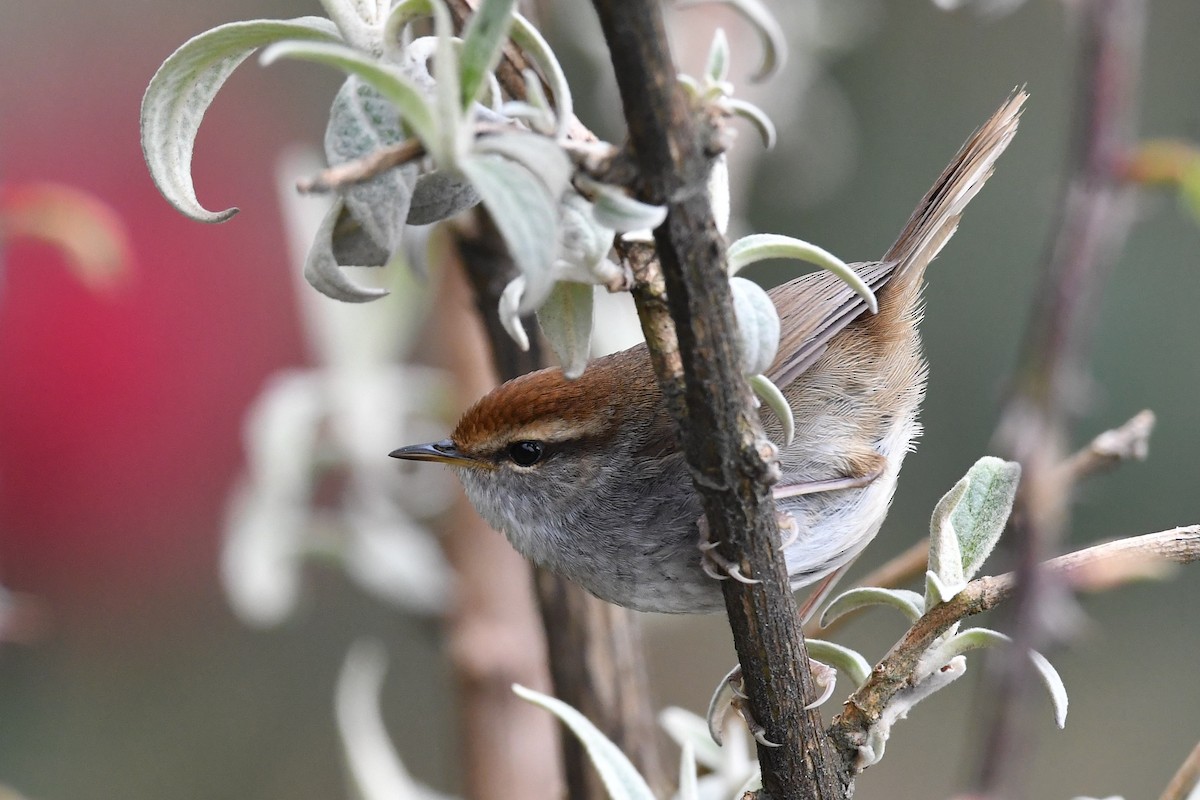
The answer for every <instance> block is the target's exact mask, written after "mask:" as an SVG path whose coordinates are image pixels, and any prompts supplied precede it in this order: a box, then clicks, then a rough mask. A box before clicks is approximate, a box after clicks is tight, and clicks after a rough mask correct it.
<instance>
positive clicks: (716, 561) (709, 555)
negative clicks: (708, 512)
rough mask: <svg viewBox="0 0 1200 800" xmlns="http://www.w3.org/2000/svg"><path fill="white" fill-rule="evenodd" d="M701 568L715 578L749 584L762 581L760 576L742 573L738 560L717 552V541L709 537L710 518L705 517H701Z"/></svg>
mask: <svg viewBox="0 0 1200 800" xmlns="http://www.w3.org/2000/svg"><path fill="white" fill-rule="evenodd" d="M699 524H700V544H698V545H697V547H699V548H700V569H702V570H704V574H705V575H707V576H708V577H710V578H713V579H714V580H718V581H725V580H729V579H730V578H733V579H734V580H735V581H737V582H738V583H744V584H746V585H747V586H753V585H754V584H756V583H762V581H760V580H759V579H758V578H750V577H747V576H746V575H744V574H742V567H741V565H740V564H737V563H736V562H733V561H730V560H729V559H727V558H725V556H723V555H721V554H720V553H718V552H717V543H716V542H714V541H712V539H710V538H709V533H708V520H706V519H704V517H701V518H700V523H699Z"/></svg>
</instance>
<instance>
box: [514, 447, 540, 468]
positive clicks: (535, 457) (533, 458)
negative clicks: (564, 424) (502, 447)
mask: <svg viewBox="0 0 1200 800" xmlns="http://www.w3.org/2000/svg"><path fill="white" fill-rule="evenodd" d="M544 451H545V448H544V447H543V446H542V443H541V442H513V443H512V444H510V445H509V446H508V457H509V458H511V459H512V460H513V463H514V464H517V465H518V466H522V467H532V466H533V465H534V464H536V463H537V462H538V461H540V460H541V458H542V453H543V452H544Z"/></svg>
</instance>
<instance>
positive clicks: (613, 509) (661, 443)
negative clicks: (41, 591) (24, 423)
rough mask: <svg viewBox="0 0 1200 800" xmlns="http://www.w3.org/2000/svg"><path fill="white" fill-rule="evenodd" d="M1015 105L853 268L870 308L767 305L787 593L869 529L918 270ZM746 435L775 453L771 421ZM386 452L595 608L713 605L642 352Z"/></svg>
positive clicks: (823, 296) (800, 291)
mask: <svg viewBox="0 0 1200 800" xmlns="http://www.w3.org/2000/svg"><path fill="white" fill-rule="evenodd" d="M1025 98H1026V95H1025V93H1024V92H1017V93H1016V94H1014V95H1013V96H1012V97H1010V98H1009V99H1008V100H1007V101H1006V102H1005V103H1004V105H1003V106H1001V107H1000V109H999V110H998V111H997V112H996V113H995V114H994V115H993V116H992V117H991V119H989V120H988V121H987V122H986V123H985V124H984V125H983V127H981V128H980V129H979V130H978V131H976V132H975V133H974V134H973V135H972V136H971V138H970V139H968V140H967V142H966V144H964V145H963V147H962V149H961V150H959V152H958V154H957V155H956V156H955V157H954V160H953V161H951V162H950V165H949V166H948V167H947V168H946V170H945V171H944V172H943V173H942V174H941V176H940V177H939V178H938V180H937V182H936V183H935V184H934V185H933V188H932V189H930V190H929V192H928V194H926V195H925V197H924V198H923V199H922V200H921V203H920V205H918V206H917V209H916V211H914V212H913V215H912V217H911V218H910V219H909V221H908V224H907V226H906V227H905V228H904V231H903V232H902V233H901V234H900V237H899V238H898V239H897V240H896V243H895V244H894V245H892V247H891V248H890V249H889V250H888V251H887V253H886V254H885V255H884V257H883V259H882V260H881V261H876V262H870V263H865V264H856V265H853V266H854V268H855V271H856V272H858V274H859V275H860V276H861V277H862V278H863V280H864V281H865V282H866V283H867V284H868V285H869V286H870V287H871V288H872V290H873V291H874V292H875V294H876V297H877V298H878V301H879V311H878V313H876V314H871V313H869V311H868V308H867V304H866V302H865V301H864V300H863V299H862V298H861V297H859V296H858V295H856V294H855V293H854V292H853V291H852V290H851V289H849V288H848V287H847V286H846V284H844V283H843V282H842V281H840V280H839V279H838V278H836V277H834V276H833V275H831V274H829V273H827V272H816V273H812V274H808V275H804V276H802V277H800V278H796V279H795V280H792V281H789V282H788V283H785V284H783V285H781V286H777V287H775V288H774V289H772V290H771V291H770V292H769V295H770V297H771V299H772V300H773V301H774V303H775V306H776V308H777V309H778V311H779V317H780V323H781V336H780V343H779V351H778V355H777V357H776V359H775V361H774V363H773V364H772V365H771V367H770V369H769V370H768V372H767V376H768V377H769V378H771V379H772V380H773V381H774V382H775V384H776V385H777V386H779V387H780V389H781V390H782V391H783V394H784V396H785V397H786V398H787V400H788V402H789V403H790V404H791V407H792V412H793V415H794V416H795V420H796V429H795V435H794V438H793V440H792V442H791V444H790V445H788V446H786V447H782V448H780V451H779V466H780V468H781V472H782V479H781V480H780V482H779V483H778V484H777V485H776V486H775V487H774V494H775V499H776V507H777V509H778V510H779V511H780V512H782V513H784V514H786V515H787V517H785V519H787V522H788V527H789V528H791V531H792V533H791V535H790V536H789V537H788V538H789V539H790V542H788V543H786V544H785V545H784V547H785V550H784V553H785V557H786V561H787V568H788V574H789V576H790V578H791V583H792V588H793V590H794V589H796V588H799V587H801V586H804V585H806V584H810V583H813V582H815V581H818V580H820V579H822V578H824V577H826V576H829V575H831V574H832V573H834V572H835V571H836V570H839V569H841V568H842V567H844V566H846V565H848V564H849V563H850V562H851V561H852V560H853V559H854V558H855V557H856V556H857V555H858V554H859V553H860V552H861V551H862V549H863V548H864V547H865V546H866V545H867V544H868V543H869V542H870V541H871V539H873V538H874V537H875V534H876V533H877V532H878V531H879V528H880V526H881V525H882V523H883V519H884V516H885V515H886V514H887V509H888V506H889V505H890V504H891V501H892V495H893V492H894V491H895V488H896V478H897V474H898V473H899V471H900V465H901V462H903V460H904V456H905V454H906V453H907V452H908V451H909V450H910V449H911V448H912V446H913V441H914V439H915V438H916V437H917V436H918V435H919V433H920V430H921V429H920V424H919V423H918V422H917V412H918V408H919V406H920V403H921V399H922V397H923V395H924V391H925V382H926V374H927V368H926V364H925V361H924V359H923V358H922V356H921V343H920V337H919V335H918V332H917V324H918V322H919V321H920V319H921V316H922V302H921V286H922V276H923V275H924V272H925V267H926V266H927V265H928V264H929V262H930V261H931V260H932V259H933V257H934V256H936V255H937V254H938V252H939V251H940V250H941V249H942V246H943V245H944V244H945V243H946V241H947V240H948V239H949V238H950V236H951V235H952V234H953V233H954V231H955V228H956V227H957V226H958V221H959V218H960V216H961V214H962V211H963V208H964V207H965V206H966V205H967V203H968V202H969V201H970V200H971V198H973V197H974V196H975V193H976V192H978V191H979V189H980V188H981V187H982V186H983V184H984V182H985V181H986V180H987V178H988V177H989V176H990V175H991V173H992V169H993V167H994V165H995V162H996V159H997V158H998V157H999V156H1000V154H1001V153H1002V152H1003V151H1004V149H1005V147H1007V146H1008V143H1009V141H1011V139H1012V137H1013V135H1014V134H1015V133H1016V130H1017V123H1018V120H1019V117H1020V112H1021V107H1022V105H1023V104H1024V102H1025ZM763 424H764V428H765V431H766V433H767V435H768V436H770V437H771V439H772V440H773V441H776V442H778V441H781V440H782V436H781V431H782V426H781V424H780V422H779V420H778V419H776V418H775V417H774V415H772V414H768V413H764V420H763ZM391 455H392V456H393V457H395V458H403V459H409V460H414V461H435V462H442V463H445V464H448V465H450V466H451V467H453V468H454V469H455V471H456V472H457V473H458V475H459V477H460V478H461V480H462V483H463V486H464V487H465V489H466V492H467V496H468V497H469V498H470V500H471V502H472V504H473V505H474V506H475V508H476V509H477V510H478V511H479V513H480V514H481V515H482V516H483V518H484V519H486V520H487V521H488V522H489V523H490V524H491V525H492V526H493V527H495V528H496V529H498V530H500V531H502V532H503V533H504V534H505V535H506V536H507V537H508V539H509V540H510V541H511V542H512V544H513V546H514V547H516V549H517V550H519V551H520V552H521V553H522V554H524V555H525V556H526V557H527V558H529V559H530V560H532V561H533V562H535V563H537V564H540V565H542V566H544V567H546V568H548V569H550V570H552V571H554V572H558V573H560V574H562V575H565V576H566V577H568V578H570V579H572V580H574V581H576V582H578V583H579V584H581V585H582V586H583V587H584V588H586V589H587V590H589V591H590V592H592V593H593V594H595V595H596V596H598V597H600V598H602V599H604V600H607V601H609V602H612V603H616V604H617V605H621V606H626V607H629V608H633V609H637V610H640V611H655V612H664V613H713V612H719V611H723V610H724V607H725V606H724V601H723V599H722V593H721V591H720V586H719V585H718V583H717V582H716V581H715V580H713V579H712V578H711V577H710V574H711V573H712V568H711V566H710V565H709V564H706V563H705V561H704V556H702V554H701V552H700V550H699V549H698V545H699V544H700V543H701V524H700V520H701V516H702V514H703V511H702V508H701V504H700V499H699V497H698V496H697V494H696V492H695V489H694V488H693V485H692V481H691V478H690V476H689V473H688V469H687V466H686V464H685V463H684V457H683V454H682V453H681V452H680V450H679V449H678V446H677V443H676V439H675V431H674V427H673V423H672V421H671V419H670V417H669V416H668V413H667V410H666V408H665V406H664V404H663V399H662V395H661V393H660V390H659V386H658V382H657V380H656V379H655V376H654V372H653V369H652V368H651V365H650V359H649V355H648V354H647V351H646V346H645V345H638V346H636V347H633V348H630V349H628V350H625V351H623V352H620V353H615V354H613V355H610V356H606V357H604V358H600V359H597V360H596V361H594V362H593V363H592V364H591V365H589V366H588V368H587V370H586V371H585V372H584V373H583V375H582V376H581V377H579V378H578V379H576V380H567V379H566V378H565V377H563V374H562V371H561V370H559V369H557V368H552V369H544V370H540V371H538V372H534V373H530V374H528V375H524V376H522V377H519V378H516V379H514V380H511V381H508V382H507V383H505V384H504V385H502V386H500V387H498V388H496V389H494V390H493V391H491V392H490V393H489V394H487V395H485V396H484V397H483V398H482V399H480V400H479V401H478V402H477V403H476V404H475V405H474V406H473V407H472V408H471V409H470V410H468V411H467V412H466V414H464V415H463V417H462V419H461V420H460V421H459V423H458V426H457V427H456V428H455V429H454V432H453V433H452V434H451V435H450V438H449V439H444V440H442V441H440V442H435V443H432V444H419V445H413V446H409V447H402V448H400V449H398V450H395V451H393V452H392V453H391ZM788 517H790V519H788Z"/></svg>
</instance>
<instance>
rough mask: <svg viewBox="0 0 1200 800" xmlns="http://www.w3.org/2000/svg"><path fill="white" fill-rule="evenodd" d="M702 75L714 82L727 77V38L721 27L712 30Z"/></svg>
mask: <svg viewBox="0 0 1200 800" xmlns="http://www.w3.org/2000/svg"><path fill="white" fill-rule="evenodd" d="M704 76H705V77H706V78H708V79H709V80H710V81H713V82H714V83H715V82H719V81H724V80H725V79H726V78H728V77H729V39H728V38H727V37H726V36H725V31H724V30H722V29H721V28H717V29H716V31H714V32H713V40H712V44H711V45H709V47H708V61H707V62H705V64H704Z"/></svg>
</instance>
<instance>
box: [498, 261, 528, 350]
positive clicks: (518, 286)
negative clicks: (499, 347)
mask: <svg viewBox="0 0 1200 800" xmlns="http://www.w3.org/2000/svg"><path fill="white" fill-rule="evenodd" d="M524 293H525V278H524V277H522V276H520V275H518V276H517V277H515V278H513V279H512V280H511V281H509V283H508V286H505V287H504V291H503V292H501V293H500V307H499V309H497V313H498V314H499V316H500V324H501V325H503V326H504V330H506V331H508V335H509V336H511V337H512V340H513V341H514V342H516V343H517V347H519V348H521V349H522V350H525V351H528V350H529V334H527V333H525V326H524V325H523V324H522V323H521V311H520V308H521V295H523V294H524Z"/></svg>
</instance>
